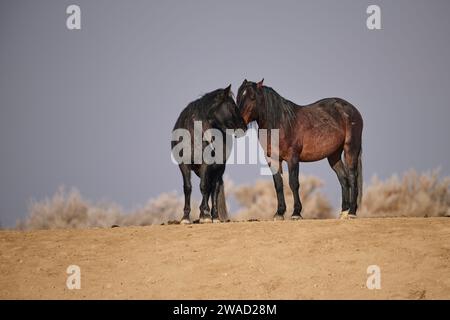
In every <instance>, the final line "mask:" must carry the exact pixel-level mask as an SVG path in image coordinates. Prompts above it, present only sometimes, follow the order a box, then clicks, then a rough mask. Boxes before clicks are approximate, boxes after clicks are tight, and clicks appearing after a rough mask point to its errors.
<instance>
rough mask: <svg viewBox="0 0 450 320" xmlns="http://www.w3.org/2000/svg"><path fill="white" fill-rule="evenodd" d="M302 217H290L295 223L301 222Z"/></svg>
mask: <svg viewBox="0 0 450 320" xmlns="http://www.w3.org/2000/svg"><path fill="white" fill-rule="evenodd" d="M302 219H303V217H302V216H291V220H294V221H297V220H302Z"/></svg>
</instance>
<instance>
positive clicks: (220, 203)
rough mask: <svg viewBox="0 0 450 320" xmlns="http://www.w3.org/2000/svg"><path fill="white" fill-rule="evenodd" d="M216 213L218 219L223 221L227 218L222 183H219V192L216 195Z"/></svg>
mask: <svg viewBox="0 0 450 320" xmlns="http://www.w3.org/2000/svg"><path fill="white" fill-rule="evenodd" d="M217 213H218V214H219V219H220V221H223V222H224V221H227V220H228V210H227V203H226V201H225V189H224V185H223V183H222V184H221V185H220V188H219V194H218V195H217Z"/></svg>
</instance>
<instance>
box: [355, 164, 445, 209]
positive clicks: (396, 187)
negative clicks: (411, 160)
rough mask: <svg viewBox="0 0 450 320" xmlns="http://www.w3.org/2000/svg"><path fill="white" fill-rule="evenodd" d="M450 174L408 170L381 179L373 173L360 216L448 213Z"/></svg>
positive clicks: (365, 192) (364, 196)
mask: <svg viewBox="0 0 450 320" xmlns="http://www.w3.org/2000/svg"><path fill="white" fill-rule="evenodd" d="M449 187H450V178H449V177H446V178H443V179H439V172H438V171H437V170H435V171H433V172H428V173H423V174H418V173H417V172H416V171H414V170H411V171H409V172H407V173H405V174H404V175H403V177H402V178H398V177H397V176H396V175H394V176H392V177H391V178H389V179H387V180H386V181H381V180H379V179H378V178H376V177H374V178H373V179H372V182H371V184H370V185H369V186H368V187H367V188H366V189H365V191H364V194H363V199H362V205H361V208H360V211H359V213H358V214H359V216H361V217H394V216H395V217H406V216H408V217H436V216H450V189H449Z"/></svg>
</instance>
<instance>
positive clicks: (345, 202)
mask: <svg viewBox="0 0 450 320" xmlns="http://www.w3.org/2000/svg"><path fill="white" fill-rule="evenodd" d="M341 155H342V149H340V150H338V151H336V152H335V153H333V154H332V155H331V156H329V157H328V163H329V164H330V167H331V169H333V171H334V172H335V173H336V175H337V178H338V180H339V183H340V185H341V191H342V213H344V212H348V209H349V208H350V205H349V191H350V190H349V189H350V188H349V182H348V176H347V170H346V168H345V165H344V163H343V162H342V159H341ZM342 213H341V214H342Z"/></svg>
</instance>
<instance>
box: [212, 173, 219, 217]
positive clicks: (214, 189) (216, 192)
mask: <svg viewBox="0 0 450 320" xmlns="http://www.w3.org/2000/svg"><path fill="white" fill-rule="evenodd" d="M212 185H213V186H212V191H211V216H212V220H213V222H220V220H219V212H218V209H217V197H218V195H219V188H220V183H219V179H217V178H215V179H214V182H213V184H212Z"/></svg>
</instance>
